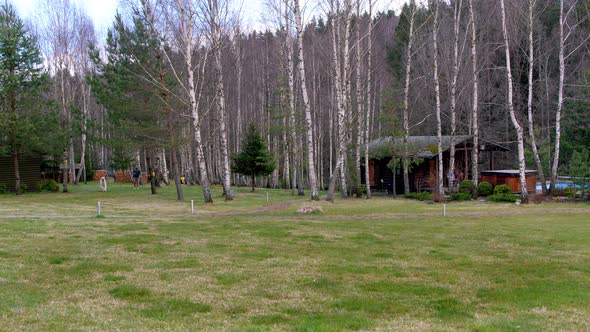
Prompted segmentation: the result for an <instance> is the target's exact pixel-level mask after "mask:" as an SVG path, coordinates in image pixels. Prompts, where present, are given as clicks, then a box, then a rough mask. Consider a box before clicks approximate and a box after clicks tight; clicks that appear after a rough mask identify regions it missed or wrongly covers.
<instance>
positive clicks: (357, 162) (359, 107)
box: [354, 0, 363, 197]
mask: <svg viewBox="0 0 590 332" xmlns="http://www.w3.org/2000/svg"><path fill="white" fill-rule="evenodd" d="M360 7H361V4H360V0H356V21H355V34H356V36H355V37H356V38H355V39H356V68H355V69H356V70H355V71H356V72H355V75H356V82H355V85H356V91H355V92H356V142H355V146H354V147H355V153H354V157H355V159H354V167H355V174H356V181H355V183H354V188H355V191H356V197H362V196H363V194H362V190H361V144H362V138H363V121H362V114H363V102H362V97H361V31H360V30H361V29H360V25H361V21H360V20H361V15H360V14H361V13H360Z"/></svg>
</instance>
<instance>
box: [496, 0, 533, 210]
mask: <svg viewBox="0 0 590 332" xmlns="http://www.w3.org/2000/svg"><path fill="white" fill-rule="evenodd" d="M500 11H501V16H502V35H503V36H504V40H503V42H504V51H505V57H506V59H505V61H506V80H507V85H508V95H507V104H508V112H509V114H510V120H511V121H512V125H513V126H514V129H515V130H516V139H517V143H518V166H519V167H518V168H519V175H520V194H521V199H522V202H524V203H528V191H527V188H526V176H525V170H526V162H525V156H524V130H523V128H522V126H521V124H520V123H519V122H518V119H517V117H516V112H515V110H514V101H513V99H514V97H513V95H514V92H513V83H512V67H511V64H510V43H509V40H508V28H507V24H506V10H505V5H504V0H500Z"/></svg>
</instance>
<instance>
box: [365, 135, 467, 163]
mask: <svg viewBox="0 0 590 332" xmlns="http://www.w3.org/2000/svg"><path fill="white" fill-rule="evenodd" d="M470 138H471V136H468V135H458V136H455V146H457V145H460V144H464V143H469V144H471V142H470ZM392 139H393V138H392V137H391V136H389V137H381V138H378V139H375V140H373V141H371V142H369V150H371V149H373V150H374V151H375V150H381V149H388V150H389V151H390V153H389V156H391V151H392V149H393V146H392ZM402 144H403V138H402V137H396V138H395V145H396V146H398V147H399V148H398V149H397V150H398V151H400V150H401V149H402V147H401V146H402ZM442 148H443V152H444V151H447V150H448V149H450V148H451V136H442ZM408 151H410V155H411V156H412V157H416V158H423V159H427V158H432V157H434V156H436V155H437V154H438V137H437V136H410V137H408Z"/></svg>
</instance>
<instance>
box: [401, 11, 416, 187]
mask: <svg viewBox="0 0 590 332" xmlns="http://www.w3.org/2000/svg"><path fill="white" fill-rule="evenodd" d="M411 8H412V13H411V16H410V32H409V36H408V48H407V51H406V77H405V85H404V111H403V129H404V137H403V145H404V147H403V149H404V155H403V157H402V158H403V159H402V164H403V165H402V167H403V177H404V194H408V193H409V192H410V176H409V169H410V160H409V156H408V154H409V149H408V139H409V137H410V115H409V100H408V99H409V94H410V72H411V70H412V46H413V44H414V21H415V19H416V8H415V7H414V6H411Z"/></svg>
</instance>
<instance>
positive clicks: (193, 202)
mask: <svg viewBox="0 0 590 332" xmlns="http://www.w3.org/2000/svg"><path fill="white" fill-rule="evenodd" d="M194 213H195V201H194V200H192V199H191V214H194Z"/></svg>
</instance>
